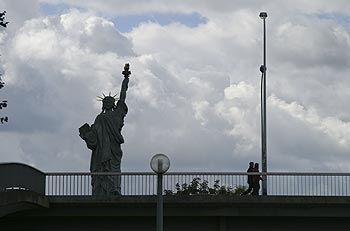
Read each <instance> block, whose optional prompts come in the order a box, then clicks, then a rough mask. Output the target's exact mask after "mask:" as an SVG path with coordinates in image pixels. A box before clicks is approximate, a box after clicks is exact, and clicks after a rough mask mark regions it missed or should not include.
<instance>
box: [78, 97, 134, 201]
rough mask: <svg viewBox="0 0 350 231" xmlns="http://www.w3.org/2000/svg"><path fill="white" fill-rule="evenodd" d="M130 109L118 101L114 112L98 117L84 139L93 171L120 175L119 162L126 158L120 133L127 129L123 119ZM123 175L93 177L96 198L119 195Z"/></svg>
mask: <svg viewBox="0 0 350 231" xmlns="http://www.w3.org/2000/svg"><path fill="white" fill-rule="evenodd" d="M127 112H128V107H127V105H126V104H125V102H124V101H121V100H119V101H118V102H117V105H116V107H115V109H114V110H113V111H107V112H102V113H101V114H99V115H98V116H97V117H96V119H95V122H94V124H93V125H92V126H91V130H90V131H89V132H88V133H87V134H88V135H85V136H84V137H82V138H83V139H84V140H85V141H86V144H87V146H88V148H89V149H91V150H92V155H91V163H90V171H91V172H117V173H120V172H121V170H120V163H121V158H122V156H123V152H122V150H121V147H120V145H121V144H122V143H124V138H123V136H122V134H121V130H122V127H123V126H124V117H125V116H126V114H127ZM120 184H121V182H120V176H108V177H105V176H93V177H92V191H93V192H92V193H93V195H120V194H121V192H120V191H121V188H120Z"/></svg>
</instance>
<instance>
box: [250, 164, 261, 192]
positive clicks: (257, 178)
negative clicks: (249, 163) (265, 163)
mask: <svg viewBox="0 0 350 231" xmlns="http://www.w3.org/2000/svg"><path fill="white" fill-rule="evenodd" d="M253 172H255V173H259V164H258V163H255V164H254V168H253ZM252 177H253V192H252V195H259V190H260V181H261V180H263V178H261V176H260V175H259V174H257V175H253V176H252Z"/></svg>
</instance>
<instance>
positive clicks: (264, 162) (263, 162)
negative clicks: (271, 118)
mask: <svg viewBox="0 0 350 231" xmlns="http://www.w3.org/2000/svg"><path fill="white" fill-rule="evenodd" d="M259 17H260V18H261V19H262V20H263V29H264V35H263V38H264V51H263V52H264V54H263V65H261V66H260V71H261V73H262V76H261V166H262V172H263V173H265V174H264V175H263V182H262V195H267V176H266V172H267V136H266V24H265V19H266V18H267V13H266V12H260V14H259Z"/></svg>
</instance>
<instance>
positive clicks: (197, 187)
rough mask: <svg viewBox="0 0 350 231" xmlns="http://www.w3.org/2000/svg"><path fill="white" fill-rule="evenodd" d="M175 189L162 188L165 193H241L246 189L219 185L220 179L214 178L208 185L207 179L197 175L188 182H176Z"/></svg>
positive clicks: (239, 186) (238, 186)
mask: <svg viewBox="0 0 350 231" xmlns="http://www.w3.org/2000/svg"><path fill="white" fill-rule="evenodd" d="M175 189H176V191H175V192H174V191H172V190H168V189H166V190H164V193H165V195H241V193H243V192H244V190H246V188H245V187H244V186H241V185H237V186H234V187H233V188H232V187H231V186H225V185H221V186H220V180H215V181H214V184H213V186H212V187H210V186H209V182H208V181H207V180H203V181H202V182H201V179H200V178H199V177H195V178H193V179H192V181H191V183H190V184H186V183H184V184H182V185H180V184H179V183H177V184H176V185H175Z"/></svg>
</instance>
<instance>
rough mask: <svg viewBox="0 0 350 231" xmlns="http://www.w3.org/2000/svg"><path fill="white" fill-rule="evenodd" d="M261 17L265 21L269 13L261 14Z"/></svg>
mask: <svg viewBox="0 0 350 231" xmlns="http://www.w3.org/2000/svg"><path fill="white" fill-rule="evenodd" d="M259 17H260V18H261V19H265V18H267V13H266V12H260V14H259Z"/></svg>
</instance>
